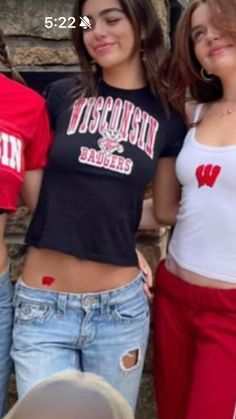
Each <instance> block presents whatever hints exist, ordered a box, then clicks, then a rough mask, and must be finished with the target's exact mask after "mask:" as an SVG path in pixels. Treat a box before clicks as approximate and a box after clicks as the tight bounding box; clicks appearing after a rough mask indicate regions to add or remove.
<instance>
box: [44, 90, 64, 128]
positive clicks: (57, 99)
mask: <svg viewBox="0 0 236 419" xmlns="http://www.w3.org/2000/svg"><path fill="white" fill-rule="evenodd" d="M60 93H61V92H60V90H59V89H58V88H56V86H55V83H53V84H50V85H49V86H48V87H47V90H46V92H45V96H46V104H47V110H48V114H49V120H50V126H51V129H52V130H53V131H55V129H56V121H57V116H58V115H59V112H60V107H61V103H62V98H61V94H60Z"/></svg>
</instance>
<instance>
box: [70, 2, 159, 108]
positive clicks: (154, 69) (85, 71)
mask: <svg viewBox="0 0 236 419" xmlns="http://www.w3.org/2000/svg"><path fill="white" fill-rule="evenodd" d="M98 1H99V0H98ZM85 2H86V0H76V1H75V5H74V12H73V16H74V17H75V19H76V22H79V16H81V15H82V8H83V5H84V3H85ZM119 2H120V5H121V7H122V9H123V11H124V13H125V14H126V16H127V17H128V19H129V20H130V22H131V24H132V26H133V28H134V33H135V48H139V49H142V51H143V52H142V53H143V56H144V59H143V65H144V69H145V75H146V81H147V83H148V85H149V86H150V89H151V91H152V92H153V94H154V95H155V96H159V97H161V99H162V100H163V101H164V100H165V91H164V88H163V84H162V78H161V77H160V76H159V73H160V67H161V65H162V63H163V61H164V58H165V46H164V35H163V30H162V27H161V24H160V21H159V18H158V16H157V12H156V9H155V7H154V5H153V3H152V1H151V0H119ZM82 31H83V29H81V28H79V27H76V28H75V29H72V41H73V44H74V48H75V50H76V53H77V56H78V59H79V63H80V68H81V77H80V85H79V86H78V89H77V96H93V95H96V93H97V84H98V81H99V79H100V78H101V68H100V67H99V66H97V70H96V71H95V72H94V71H93V68H92V65H91V57H90V56H89V54H88V52H87V50H86V48H85V45H84V42H83V33H82ZM141 31H144V33H145V35H146V37H145V40H144V41H142V42H141Z"/></svg>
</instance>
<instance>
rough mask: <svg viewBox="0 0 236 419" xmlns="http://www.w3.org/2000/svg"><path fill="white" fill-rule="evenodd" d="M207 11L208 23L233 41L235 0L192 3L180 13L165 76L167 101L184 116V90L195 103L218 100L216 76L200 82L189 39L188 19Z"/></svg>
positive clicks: (189, 27)
mask: <svg viewBox="0 0 236 419" xmlns="http://www.w3.org/2000/svg"><path fill="white" fill-rule="evenodd" d="M203 3H205V4H207V5H208V6H209V8H210V13H211V18H212V22H213V24H214V25H215V27H216V28H218V29H219V31H220V33H224V34H226V35H227V36H230V37H232V38H234V39H236V26H235V22H236V0H192V1H190V3H189V4H188V5H187V7H186V8H185V10H184V11H183V13H182V15H181V18H180V20H179V22H178V25H177V28H176V33H175V40H174V50H173V54H172V57H171V59H170V65H169V72H168V86H169V99H170V101H171V103H172V104H173V105H174V106H175V107H176V108H177V109H178V110H179V111H180V112H181V113H182V115H183V116H185V111H184V108H185V99H186V90H188V91H189V93H190V96H191V98H193V99H194V100H196V101H197V102H203V103H207V102H211V101H214V100H217V99H220V98H221V97H222V94H223V89H222V84H221V81H220V79H219V78H218V77H217V76H213V77H212V79H211V80H208V81H207V80H204V79H203V77H202V75H201V64H200V63H199V61H198V60H197V58H196V55H195V52H194V45H193V41H192V38H191V19H192V14H193V12H194V11H195V10H196V9H197V8H198V7H199V5H201V4H203Z"/></svg>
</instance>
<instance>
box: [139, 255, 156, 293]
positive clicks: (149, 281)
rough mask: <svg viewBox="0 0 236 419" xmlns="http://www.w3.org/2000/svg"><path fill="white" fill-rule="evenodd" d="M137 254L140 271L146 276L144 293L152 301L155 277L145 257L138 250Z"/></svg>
mask: <svg viewBox="0 0 236 419" xmlns="http://www.w3.org/2000/svg"><path fill="white" fill-rule="evenodd" d="M136 253H137V257H138V266H139V269H140V271H141V272H142V273H143V276H144V280H145V283H144V286H143V288H144V292H145V294H146V295H147V297H148V298H149V300H152V298H153V294H152V287H153V275H152V270H151V268H150V266H149V264H148V262H147V261H146V259H145V257H144V256H143V254H142V253H141V252H140V251H139V250H138V249H136Z"/></svg>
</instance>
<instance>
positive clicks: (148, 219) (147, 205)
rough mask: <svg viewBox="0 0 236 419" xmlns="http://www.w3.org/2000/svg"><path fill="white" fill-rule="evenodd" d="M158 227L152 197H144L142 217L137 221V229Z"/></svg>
mask: <svg viewBox="0 0 236 419" xmlns="http://www.w3.org/2000/svg"><path fill="white" fill-rule="evenodd" d="M158 227H159V224H158V222H157V220H156V218H155V214H154V205H153V199H152V198H147V199H144V201H143V211H142V217H141V220H140V223H139V230H155V229H157V228H158Z"/></svg>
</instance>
